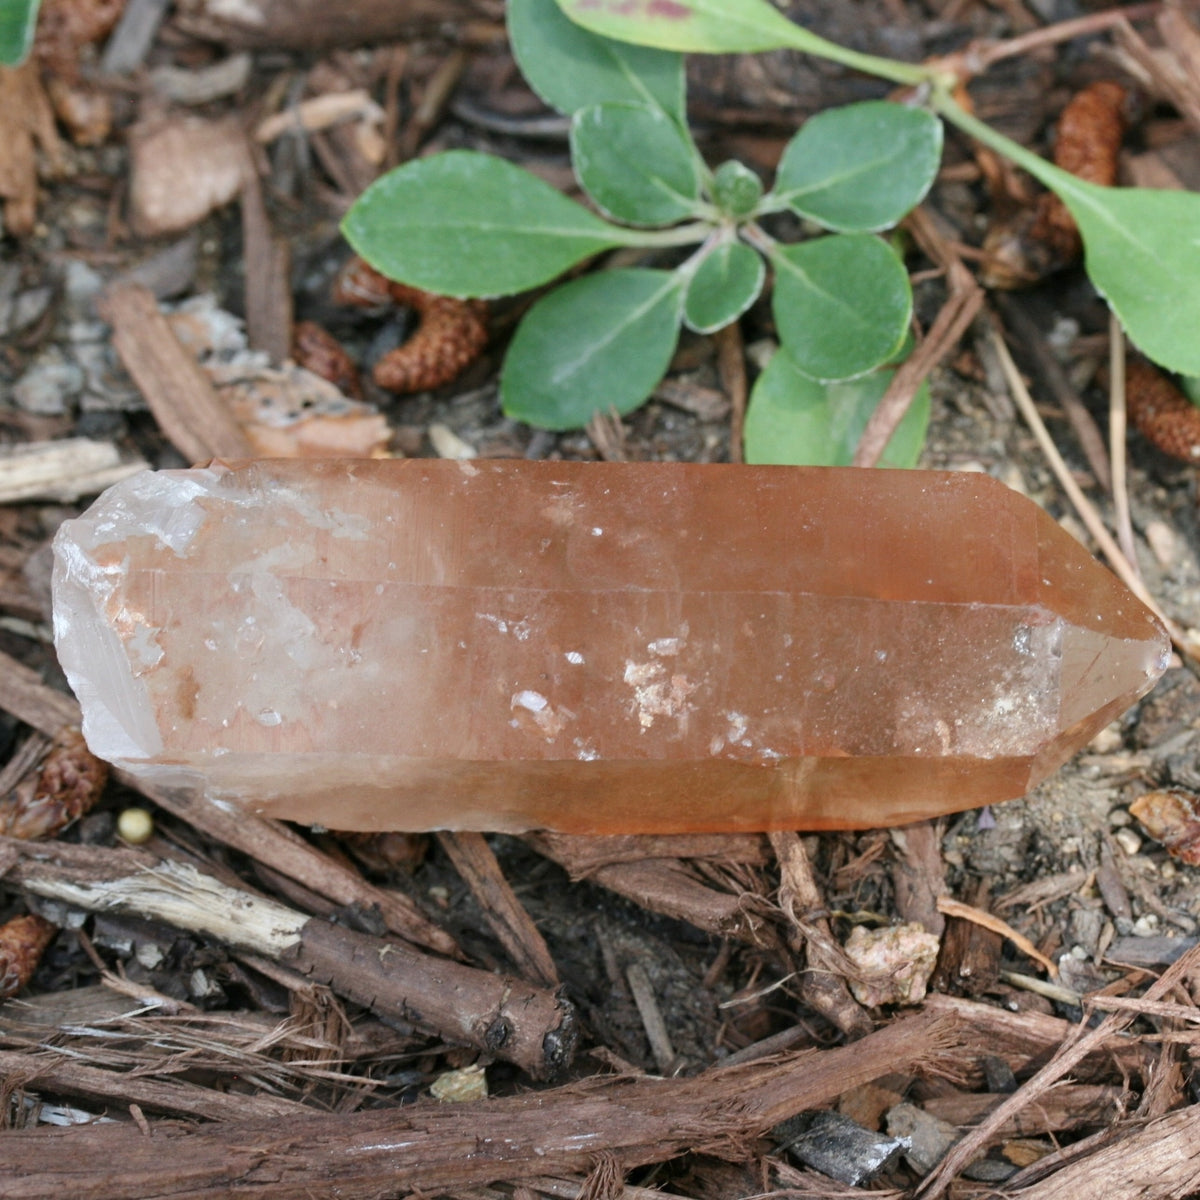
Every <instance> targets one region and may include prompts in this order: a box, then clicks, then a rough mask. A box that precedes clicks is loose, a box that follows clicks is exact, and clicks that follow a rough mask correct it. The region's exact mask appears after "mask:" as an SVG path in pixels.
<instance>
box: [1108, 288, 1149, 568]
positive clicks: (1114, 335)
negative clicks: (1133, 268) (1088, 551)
mask: <svg viewBox="0 0 1200 1200" xmlns="http://www.w3.org/2000/svg"><path fill="white" fill-rule="evenodd" d="M1108 353H1109V360H1108V363H1109V366H1108V370H1109V376H1110V378H1109V386H1108V456H1109V459H1110V461H1111V462H1112V493H1113V518H1114V520H1115V522H1116V526H1117V541H1118V543H1119V544H1120V547H1121V552H1122V553H1123V554H1124V555H1125V561H1126V562H1128V563H1129V569H1130V570H1131V571H1133V572H1134V574H1135V575H1137V576H1138V577H1139V578H1141V571H1139V570H1138V562H1137V548H1136V547H1135V546H1134V544H1133V521H1132V519H1131V518H1130V515H1129V487H1128V483H1127V481H1126V477H1125V458H1126V456H1125V331H1124V330H1123V329H1122V328H1121V322H1120V321H1119V320H1118V319H1117V314H1116V313H1115V312H1110V313H1109V315H1108Z"/></svg>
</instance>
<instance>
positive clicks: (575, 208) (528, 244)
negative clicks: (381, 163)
mask: <svg viewBox="0 0 1200 1200" xmlns="http://www.w3.org/2000/svg"><path fill="white" fill-rule="evenodd" d="M342 232H343V233H344V234H345V236H346V240H347V241H348V242H349V243H350V244H351V245H352V246H353V247H354V249H355V250H356V251H358V253H359V254H361V255H362V256H363V258H365V259H366V260H367V262H369V263H370V264H371V265H372V266H373V267H375V268H376V270H379V271H382V272H383V273H384V274H385V275H387V276H388V277H389V278H391V279H398V280H400V281H401V282H402V283H408V284H412V285H413V286H414V287H419V288H424V289H425V290H426V291H430V292H438V293H439V294H441V295H444V296H500V295H505V294H507V293H510V292H523V291H525V290H526V289H528V288H532V287H537V286H538V285H539V284H542V283H545V282H546V281H547V280H549V279H553V278H554V277H555V276H556V275H561V274H562V272H563V271H565V270H566V269H567V268H568V267H571V266H574V264H575V263H577V262H580V261H581V260H582V259H585V258H589V257H590V256H591V255H593V254H597V253H599V252H600V251H601V250H607V249H609V248H610V247H613V246H621V245H627V244H629V243H630V242H631V241H633V240H636V238H635V235H633V233H632V231H630V230H624V229H620V228H618V227H617V226H615V225H610V224H609V223H608V222H607V221H603V220H601V219H600V218H599V217H597V216H595V215H594V214H592V213H590V212H588V210H587V209H586V208H584V207H583V206H582V205H579V204H576V203H575V201H573V200H568V199H567V197H566V196H564V195H563V194H562V193H561V192H557V191H555V189H554V188H552V187H551V186H550V185H549V184H548V183H544V182H543V181H542V180H540V179H538V178H537V177H536V176H534V175H530V174H529V173H528V172H527V171H523V170H521V168H520V167H516V166H513V164H512V163H509V162H505V161H504V159H502V158H494V157H492V156H491V155H490V154H477V153H475V152H474V151H472V150H451V151H448V152H447V153H445V154H436V155H433V156H432V157H431V158H422V159H418V160H417V161H415V162H410V163H406V164H405V165H404V166H402V167H397V168H396V169H395V170H394V171H389V172H388V173H387V174H386V175H383V176H381V177H380V178H379V179H377V180H376V181H375V182H374V183H373V184H371V186H370V187H369V188H367V190H366V191H365V192H363V194H362V195H361V196H360V197H359V198H358V199H357V200H356V201H355V203H354V206H353V207H352V208H351V209H350V211H349V212H348V213H347V214H346V217H345V220H343V222H342Z"/></svg>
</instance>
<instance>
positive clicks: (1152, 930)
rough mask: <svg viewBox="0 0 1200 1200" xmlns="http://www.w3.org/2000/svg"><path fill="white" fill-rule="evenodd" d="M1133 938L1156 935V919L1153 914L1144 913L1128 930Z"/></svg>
mask: <svg viewBox="0 0 1200 1200" xmlns="http://www.w3.org/2000/svg"><path fill="white" fill-rule="evenodd" d="M1130 932H1131V933H1132V934H1133V936H1134V937H1154V936H1156V935H1157V933H1158V917H1157V916H1156V915H1155V914H1154V913H1145V914H1144V915H1143V916H1140V917H1138V919H1137V920H1136V921H1134V923H1133V928H1132V929H1131V930H1130Z"/></svg>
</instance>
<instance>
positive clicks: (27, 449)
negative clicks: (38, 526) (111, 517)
mask: <svg viewBox="0 0 1200 1200" xmlns="http://www.w3.org/2000/svg"><path fill="white" fill-rule="evenodd" d="M149 465H150V464H149V463H147V462H145V461H144V460H142V459H140V458H133V459H129V460H122V458H121V455H120V453H119V452H118V450H117V448H116V446H114V445H113V444H112V443H111V442H95V441H92V440H91V439H90V438H63V439H61V440H59V441H56V442H26V443H25V444H24V445H18V446H4V447H0V504H13V503H16V502H17V501H19V500H78V499H79V497H80V496H89V495H94V494H95V493H96V492H102V491H103V490H104V489H105V488H106V487H109V486H110V485H111V484H114V483H119V482H120V481H121V480H122V479H126V478H128V476H130V475H134V474H136V473H137V472H138V471H144V470H146V468H147V467H148V466H149Z"/></svg>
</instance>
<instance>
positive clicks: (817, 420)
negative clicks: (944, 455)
mask: <svg viewBox="0 0 1200 1200" xmlns="http://www.w3.org/2000/svg"><path fill="white" fill-rule="evenodd" d="M894 374H895V372H894V371H891V370H882V371H873V372H872V373H871V374H870V375H864V376H862V378H860V379H850V380H842V381H841V382H838V383H819V382H818V381H817V380H815V379H809V378H808V377H807V376H806V375H802V374H801V373H800V372H799V371H798V370H797V369H796V366H795V364H794V363H793V362H792V361H791V359H790V358H789V357H788V356H787V354H786V353H785V352H784V351H779V352H778V353H777V354H776V355H775V357H774V358H772V359H771V361H770V362H769V363H768V364H767V367H766V370H764V371H763V373H762V374H761V375H760V376H759V377H758V379H757V381H756V382H755V384H754V389H753V391H752V392H751V393H750V404H749V406H748V408H747V410H746V428H745V449H746V461H747V462H749V463H783V464H790V465H793V466H814V467H846V466H849V465H850V463H851V462H852V461H853V459H854V450H855V447H856V446H857V445H858V439H859V438H860V437H861V436H862V431H863V429H865V428H866V424H867V420H868V419H869V418H870V416H871V414H872V413H873V412H874V411H875V409H876V407H877V405H878V404H879V400H880V398H881V397H882V396H883V393H884V392H885V391H886V390H887V386H888V384H889V383H890V382H891V380H892V376H893V375H894ZM929 407H930V405H929V387H928V385H927V384H922V385H921V388H920V390H919V391H918V392H917V395H916V397H915V398H914V399H913V402H912V405H911V406H910V408H909V410H908V412H907V413H905V415H904V419H903V420H902V421H901V422H900V425H899V426H898V427H897V429H896V432H895V433H894V434H892V437H891V440H890V441H889V442H888V444H887V448H886V449H885V450H884V452H883V456H882V458H881V459H880V463H879V465H880V466H882V467H915V466H916V465H917V460H918V458H919V457H920V455H921V448H922V447H923V446H924V444H925V431H926V429H927V428H928V426H929Z"/></svg>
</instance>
